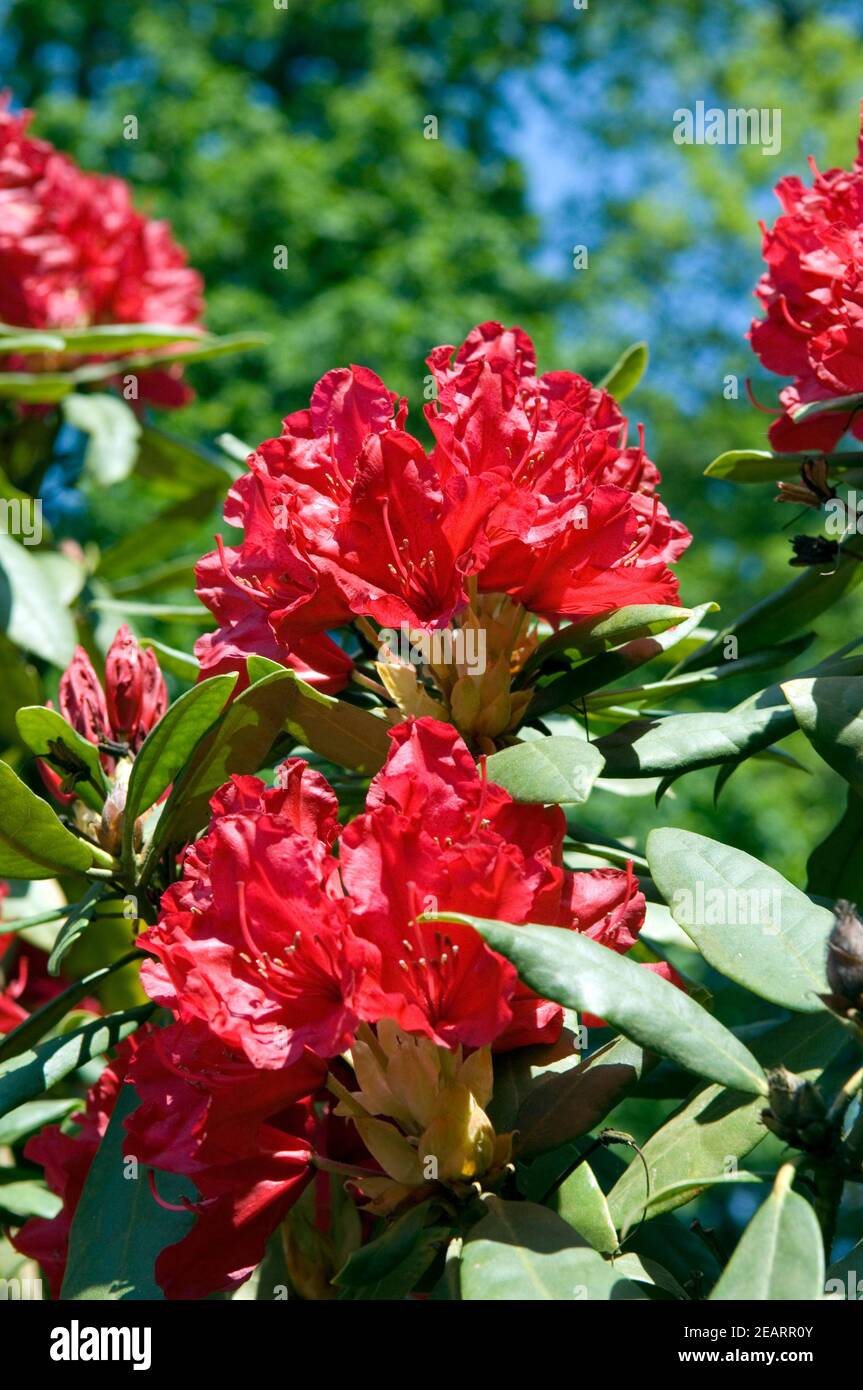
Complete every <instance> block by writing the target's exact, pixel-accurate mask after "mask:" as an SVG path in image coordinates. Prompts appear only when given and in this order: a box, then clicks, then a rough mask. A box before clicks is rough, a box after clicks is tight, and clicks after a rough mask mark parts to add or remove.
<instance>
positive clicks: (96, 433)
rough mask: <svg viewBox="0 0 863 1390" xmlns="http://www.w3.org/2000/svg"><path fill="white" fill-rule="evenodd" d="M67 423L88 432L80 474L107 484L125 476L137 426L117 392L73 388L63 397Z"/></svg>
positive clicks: (132, 458)
mask: <svg viewBox="0 0 863 1390" xmlns="http://www.w3.org/2000/svg"><path fill="white" fill-rule="evenodd" d="M63 417H64V419H65V420H66V422H67V424H70V425H73V426H74V427H75V428H76V429H79V430H83V432H84V433H85V434H87V435H89V436H90V437H89V440H88V442H87V448H86V452H85V454H84V475H85V477H86V478H88V479H89V480H90V481H92V482H93V483H95V484H96V485H97V486H98V487H100V488H103V487H111V486H112V485H113V484H114V483H119V482H122V481H123V479H124V478H128V476H129V474H130V473H131V472H132V469H133V468H134V467H135V459H136V457H137V453H138V438H139V436H140V433H141V426H140V424H139V423H138V417H137V416H136V415H135V413H134V411H133V410H131V409H130V408H129V406H128V405H127V404H126V402H125V401H124V400H122V399H121V397H120V396H115V395H107V394H104V395H100V394H98V393H96V392H88V393H87V395H79V394H78V393H77V392H73V393H71V394H70V395H68V396H66V397H65V398H64V400H63Z"/></svg>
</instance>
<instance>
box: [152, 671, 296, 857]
mask: <svg viewBox="0 0 863 1390" xmlns="http://www.w3.org/2000/svg"><path fill="white" fill-rule="evenodd" d="M294 680H295V676H294V673H293V671H288V670H283V669H279V670H278V671H274V672H273V673H272V674H270V675H268V676H265V677H264V679H263V680H260V681H256V682H255V684H254V685H251V686H249V688H248V689H247V690H244V691H243V693H242V694H241V695H239V696H238V697H237V699H236V700H235V701H234V702H233V704H232V705H231V706H230V707H229V708H228V710H227V711H226V712H225V713H224V715H222V717H221V718H220V719H219V721H218V723H217V724H216V725H215V727H214V728H212V729H211V730H210V732H209V733H208V734H206V735H205V736H204V738H202V739H201V740H200V742H199V743H198V744H197V745H196V747H195V750H194V752H193V753H192V755H191V757H190V758H189V760H188V762H187V763H186V766H185V767H184V769H183V771H182V772H181V773H180V775H179V776H178V777H177V778H176V780H175V782H174V786H173V790H172V791H171V794H170V796H169V797H168V800H167V801H166V803H165V806H164V809H163V811H162V815H161V817H160V819H159V822H158V824H157V826H156V828H155V831H154V833H153V838H152V840H151V842H150V849H149V852H148V855H147V860H146V866H147V867H146V868H145V876H146V874H147V872H148V869H151V868H152V867H153V866H154V864H155V860H156V858H157V857H158V855H159V854H161V852H162V850H163V849H164V848H165V846H166V845H168V844H176V843H181V842H183V841H185V840H189V839H191V838H192V837H193V836H194V835H195V833H196V832H197V831H198V830H200V828H201V826H202V825H204V824H205V822H206V820H207V816H208V814H209V801H210V797H211V796H212V794H213V792H214V791H215V790H216V788H217V787H220V786H221V785H222V783H223V782H226V781H227V780H228V778H229V777H230V776H231V775H232V774H234V773H251V772H257V771H258V768H259V767H261V765H262V764H263V762H264V760H265V759H266V756H267V754H268V753H269V751H270V748H271V747H272V745H273V743H274V741H275V738H276V735H277V734H278V732H279V729H280V728H281V726H282V722H283V720H284V717H285V706H286V702H287V695H288V692H289V690H290V689H291V687H292V685H293V682H294ZM198 688H200V687H198Z"/></svg>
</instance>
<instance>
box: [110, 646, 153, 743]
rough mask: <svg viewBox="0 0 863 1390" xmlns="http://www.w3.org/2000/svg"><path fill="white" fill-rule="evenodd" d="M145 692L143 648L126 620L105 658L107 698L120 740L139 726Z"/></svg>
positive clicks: (113, 725) (117, 736) (112, 725)
mask: <svg viewBox="0 0 863 1390" xmlns="http://www.w3.org/2000/svg"><path fill="white" fill-rule="evenodd" d="M143 693H144V673H143V669H142V660H141V648H140V647H139V646H138V643H137V642H136V641H135V639H134V637H133V636H132V634H131V632H130V631H129V629H128V627H127V626H126V624H125V623H124V624H123V626H122V627H121V628H120V629H119V630H118V632H117V635H116V637H115V638H114V640H113V642H112V643H111V646H110V647H109V649H108V655H107V657H106V658H105V698H106V700H107V704H108V716H109V718H110V720H111V728H112V729H113V732H114V737H115V738H116V739H118V740H123V739H128V738H129V737H130V735H131V733H132V731H133V729H135V728H136V726H137V723H138V718H139V715H140V711H141V698H142V696H143Z"/></svg>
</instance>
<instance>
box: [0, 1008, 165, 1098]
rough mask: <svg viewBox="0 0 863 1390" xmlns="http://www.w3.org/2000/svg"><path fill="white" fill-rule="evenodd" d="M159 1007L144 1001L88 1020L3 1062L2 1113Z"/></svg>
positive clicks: (38, 1093)
mask: <svg viewBox="0 0 863 1390" xmlns="http://www.w3.org/2000/svg"><path fill="white" fill-rule="evenodd" d="M155 1007H156V1006H155V1004H142V1005H141V1006H140V1007H138V1008H135V1009H126V1010H124V1011H123V1012H122V1013H116V1014H108V1015H107V1017H106V1018H99V1019H96V1020H95V1021H94V1022H93V1023H85V1024H83V1025H82V1026H81V1027H80V1028H76V1029H75V1030H74V1032H72V1033H65V1034H64V1035H63V1036H61V1037H59V1038H51V1039H50V1040H49V1041H48V1042H44V1043H40V1045H39V1046H38V1047H35V1048H33V1049H32V1050H31V1051H29V1052H22V1053H20V1054H19V1055H18V1056H16V1057H10V1058H9V1059H8V1060H7V1061H5V1062H2V1063H0V1115H6V1114H8V1113H9V1111H10V1110H17V1108H18V1106H19V1105H24V1103H25V1102H26V1101H29V1100H35V1099H36V1097H37V1096H41V1095H42V1093H43V1091H50V1089H51V1087H52V1086H56V1084H57V1082H58V1081H62V1079H63V1077H64V1076H68V1075H69V1073H70V1072H73V1071H77V1070H78V1068H79V1067H83V1066H84V1064H85V1062H89V1061H90V1059H91V1058H93V1057H100V1056H101V1055H102V1053H104V1052H107V1051H108V1049H109V1048H110V1047H116V1046H117V1044H118V1043H120V1042H122V1040H123V1038H127V1037H128V1036H129V1034H130V1033H134V1031H135V1029H136V1028H138V1027H140V1025H141V1024H142V1023H145V1022H146V1020H147V1019H148V1018H149V1017H150V1015H151V1014H152V1013H153V1010H154V1009H155Z"/></svg>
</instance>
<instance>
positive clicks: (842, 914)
mask: <svg viewBox="0 0 863 1390" xmlns="http://www.w3.org/2000/svg"><path fill="white" fill-rule="evenodd" d="M833 911H834V913H835V916H836V923H835V925H834V927H833V930H832V932H831V933H830V941H829V943H828V947H827V980H828V983H829V985H830V989H831V991H832V993H833V994H834V995H835V996H836V998H837V999H839V1000H842V1001H843V1002H844V1003H845V1004H847V1005H848V1007H849V1008H852V1009H858V1008H861V1007H863V922H861V921H860V918H859V917H858V916H857V909H856V908H855V906H854V904H853V903H849V902H845V901H844V899H840V900H839V901H838V902H837V903H836V905H835V907H834V909H833Z"/></svg>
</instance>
